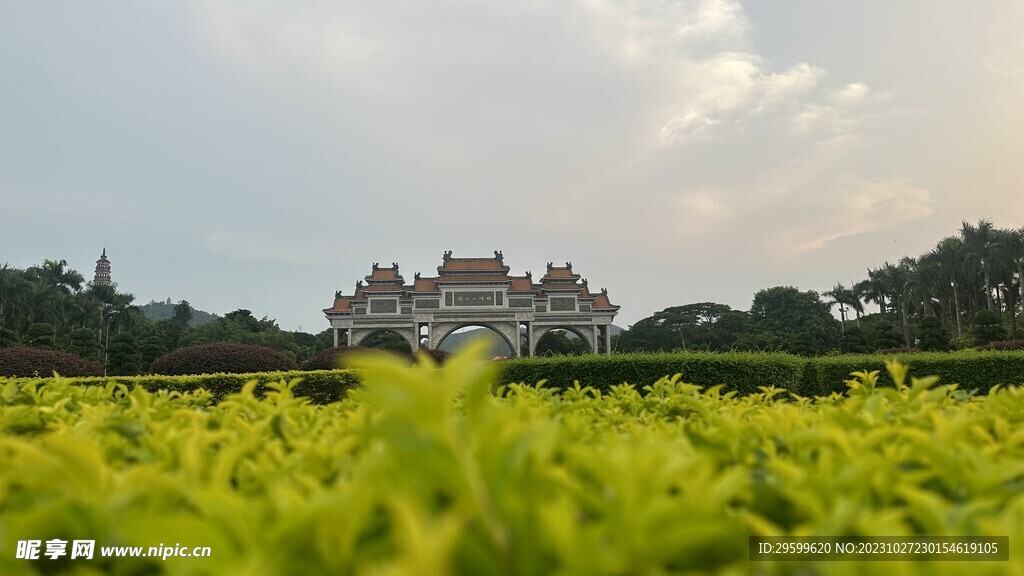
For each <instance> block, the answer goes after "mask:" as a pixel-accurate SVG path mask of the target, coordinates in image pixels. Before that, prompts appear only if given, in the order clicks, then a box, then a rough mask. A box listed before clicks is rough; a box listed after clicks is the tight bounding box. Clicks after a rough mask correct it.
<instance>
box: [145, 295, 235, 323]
mask: <svg viewBox="0 0 1024 576" xmlns="http://www.w3.org/2000/svg"><path fill="white" fill-rule="evenodd" d="M175 306H176V304H173V303H171V299H170V298H168V299H167V301H166V302H157V301H156V300H151V301H150V302H149V304H143V305H142V306H139V310H140V311H142V314H143V315H144V316H145V317H146V319H148V320H151V321H153V322H157V321H159V320H169V319H170V318H172V317H173V316H174V307H175ZM217 318H218V316H217V315H216V314H211V313H209V312H205V311H203V310H196V309H195V308H192V319H191V320H189V322H188V325H189V327H190V328H195V327H196V326H202V325H203V324H206V323H207V322H212V321H214V320H216V319H217Z"/></svg>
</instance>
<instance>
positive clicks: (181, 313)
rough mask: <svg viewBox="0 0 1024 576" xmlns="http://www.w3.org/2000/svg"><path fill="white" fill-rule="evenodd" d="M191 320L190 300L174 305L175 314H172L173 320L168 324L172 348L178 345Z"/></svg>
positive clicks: (168, 334)
mask: <svg viewBox="0 0 1024 576" xmlns="http://www.w3.org/2000/svg"><path fill="white" fill-rule="evenodd" d="M190 320H192V307H191V306H190V305H189V303H188V300H182V301H181V302H178V305H177V306H175V307H174V316H171V321H170V322H169V323H168V325H167V336H168V339H169V340H170V343H171V345H170V348H171V349H174V348H177V347H178V344H179V343H180V342H181V337H182V336H184V335H185V331H186V330H188V323H189V321H190Z"/></svg>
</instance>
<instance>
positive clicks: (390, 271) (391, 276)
mask: <svg viewBox="0 0 1024 576" xmlns="http://www.w3.org/2000/svg"><path fill="white" fill-rule="evenodd" d="M366 278H367V279H369V280H397V279H398V270H395V269H394V268H378V269H377V270H374V271H373V272H370V275H369V276H367V277H366Z"/></svg>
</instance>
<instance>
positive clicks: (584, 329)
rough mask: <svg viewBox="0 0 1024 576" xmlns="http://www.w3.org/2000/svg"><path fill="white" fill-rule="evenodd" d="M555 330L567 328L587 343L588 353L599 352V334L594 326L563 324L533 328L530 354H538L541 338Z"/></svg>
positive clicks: (566, 329)
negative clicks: (597, 334) (596, 333)
mask: <svg viewBox="0 0 1024 576" xmlns="http://www.w3.org/2000/svg"><path fill="white" fill-rule="evenodd" d="M553 330H565V331H567V332H572V333H573V334H575V335H576V336H578V337H579V339H580V340H582V341H583V342H584V344H586V345H587V354H596V353H597V340H596V338H597V336H596V335H595V334H594V326H590V325H587V326H573V325H571V324H566V325H561V326H536V327H534V329H533V338H532V341H531V342H530V356H536V355H537V344H540V339H541V338H543V337H544V336H545V335H546V334H547V333H549V332H551V331H553Z"/></svg>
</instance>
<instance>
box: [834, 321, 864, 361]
mask: <svg viewBox="0 0 1024 576" xmlns="http://www.w3.org/2000/svg"><path fill="white" fill-rule="evenodd" d="M839 349H840V350H842V351H843V352H846V353H849V354H864V353H865V352H868V351H869V348H868V341H867V338H865V337H864V330H861V328H860V326H849V327H847V328H846V331H845V332H843V335H842V337H840V339H839Z"/></svg>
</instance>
